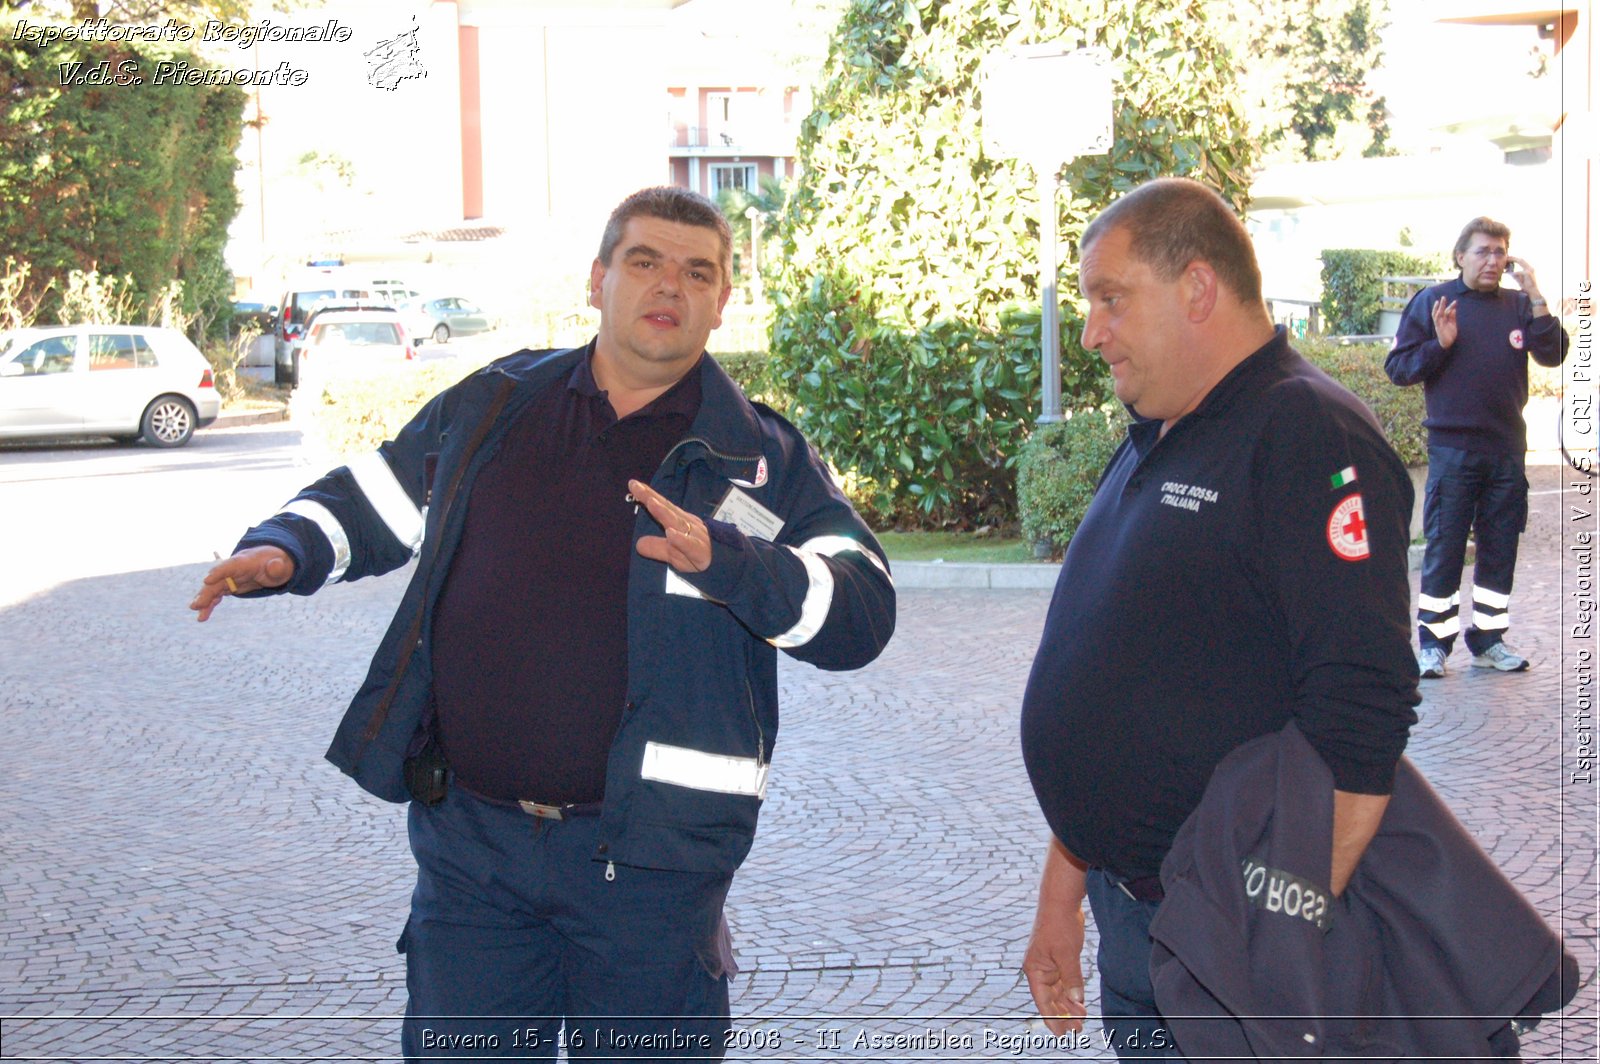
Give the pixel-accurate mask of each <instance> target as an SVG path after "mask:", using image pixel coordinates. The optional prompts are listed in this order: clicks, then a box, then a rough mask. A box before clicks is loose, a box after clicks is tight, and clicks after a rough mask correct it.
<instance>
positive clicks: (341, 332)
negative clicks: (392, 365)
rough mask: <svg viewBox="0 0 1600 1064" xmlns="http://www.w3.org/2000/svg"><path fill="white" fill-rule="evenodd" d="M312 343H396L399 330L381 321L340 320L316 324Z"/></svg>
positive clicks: (398, 341)
mask: <svg viewBox="0 0 1600 1064" xmlns="http://www.w3.org/2000/svg"><path fill="white" fill-rule="evenodd" d="M311 340H312V342H313V343H346V344H398V343H400V330H399V329H398V328H396V327H395V326H393V325H391V324H389V323H388V322H382V321H341V322H330V323H325V324H323V325H319V326H317V327H316V328H315V329H313V330H312V333H311Z"/></svg>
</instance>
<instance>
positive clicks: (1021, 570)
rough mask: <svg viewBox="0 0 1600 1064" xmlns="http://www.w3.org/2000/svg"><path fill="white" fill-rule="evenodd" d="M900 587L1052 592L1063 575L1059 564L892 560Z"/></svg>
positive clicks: (891, 563) (891, 565) (890, 563)
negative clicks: (1057, 578) (1059, 577)
mask: <svg viewBox="0 0 1600 1064" xmlns="http://www.w3.org/2000/svg"><path fill="white" fill-rule="evenodd" d="M889 569H890V571H891V572H892V573H893V574H894V586H895V587H897V588H957V587H960V588H987V589H989V590H992V591H1041V590H1042V591H1049V590H1051V589H1052V588H1054V587H1055V586H1056V577H1057V576H1059V575H1061V566H1060V565H1059V564H1054V565H1052V564H1047V563H1043V562H1041V563H1039V564H1031V563H1028V562H995V563H992V564H979V563H971V562H962V563H954V564H952V563H946V562H897V561H895V560H894V559H893V558H890V559H889Z"/></svg>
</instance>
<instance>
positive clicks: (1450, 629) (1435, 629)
mask: <svg viewBox="0 0 1600 1064" xmlns="http://www.w3.org/2000/svg"><path fill="white" fill-rule="evenodd" d="M1417 623H1418V624H1419V625H1420V626H1421V627H1423V628H1426V629H1427V630H1428V631H1430V632H1432V633H1433V635H1434V638H1436V639H1448V638H1449V637H1450V636H1453V635H1455V634H1456V633H1457V632H1459V631H1461V618H1459V617H1451V618H1450V619H1449V620H1447V621H1432V622H1429V621H1418V622H1417Z"/></svg>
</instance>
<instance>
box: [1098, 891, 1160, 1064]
mask: <svg viewBox="0 0 1600 1064" xmlns="http://www.w3.org/2000/svg"><path fill="white" fill-rule="evenodd" d="M1084 886H1085V887H1086V888H1087V891H1086V892H1087V894H1088V896H1089V911H1090V912H1092V913H1094V926H1095V929H1096V930H1097V931H1099V932H1100V947H1099V949H1098V950H1097V951H1096V954H1095V962H1096V967H1098V968H1099V969H1100V1024H1101V1026H1102V1027H1104V1028H1105V1032H1106V1038H1107V1040H1108V1041H1109V1042H1110V1044H1111V1048H1112V1049H1114V1050H1116V1053H1117V1059H1118V1060H1145V1059H1149V1058H1151V1057H1159V1058H1162V1059H1166V1060H1182V1059H1183V1054H1182V1053H1181V1052H1180V1051H1179V1049H1178V1046H1177V1043H1176V1042H1175V1041H1173V1038H1172V1029H1171V1028H1170V1027H1168V1026H1167V1021H1166V1020H1164V1019H1162V1018H1161V1010H1160V1009H1158V1008H1156V991H1155V987H1154V986H1153V985H1152V983H1151V980H1150V952H1151V942H1150V921H1151V919H1152V918H1153V917H1154V916H1155V914H1156V909H1157V908H1159V907H1160V904H1161V903H1160V902H1154V901H1139V900H1138V899H1136V898H1131V897H1129V896H1128V895H1127V894H1126V893H1125V892H1124V891H1123V889H1122V888H1121V887H1119V886H1117V881H1116V879H1114V878H1113V877H1112V876H1110V875H1108V874H1107V873H1106V872H1104V871H1102V870H1101V869H1098V868H1091V869H1089V871H1088V875H1087V877H1086V878H1085V883H1084Z"/></svg>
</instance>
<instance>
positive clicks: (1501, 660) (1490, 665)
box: [1472, 643, 1530, 672]
mask: <svg viewBox="0 0 1600 1064" xmlns="http://www.w3.org/2000/svg"><path fill="white" fill-rule="evenodd" d="M1529 664H1530V662H1529V661H1528V659H1527V658H1525V657H1523V656H1522V655H1521V654H1516V653H1513V652H1512V650H1511V648H1510V647H1508V646H1506V645H1505V644H1504V643H1495V644H1494V645H1492V646H1490V647H1489V648H1488V649H1487V650H1485V651H1484V652H1483V653H1482V654H1474V655H1472V665H1473V667H1474V668H1478V669H1499V670H1500V671H1501V672H1522V671H1523V670H1524V669H1526V668H1527V667H1528V665H1529Z"/></svg>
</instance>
